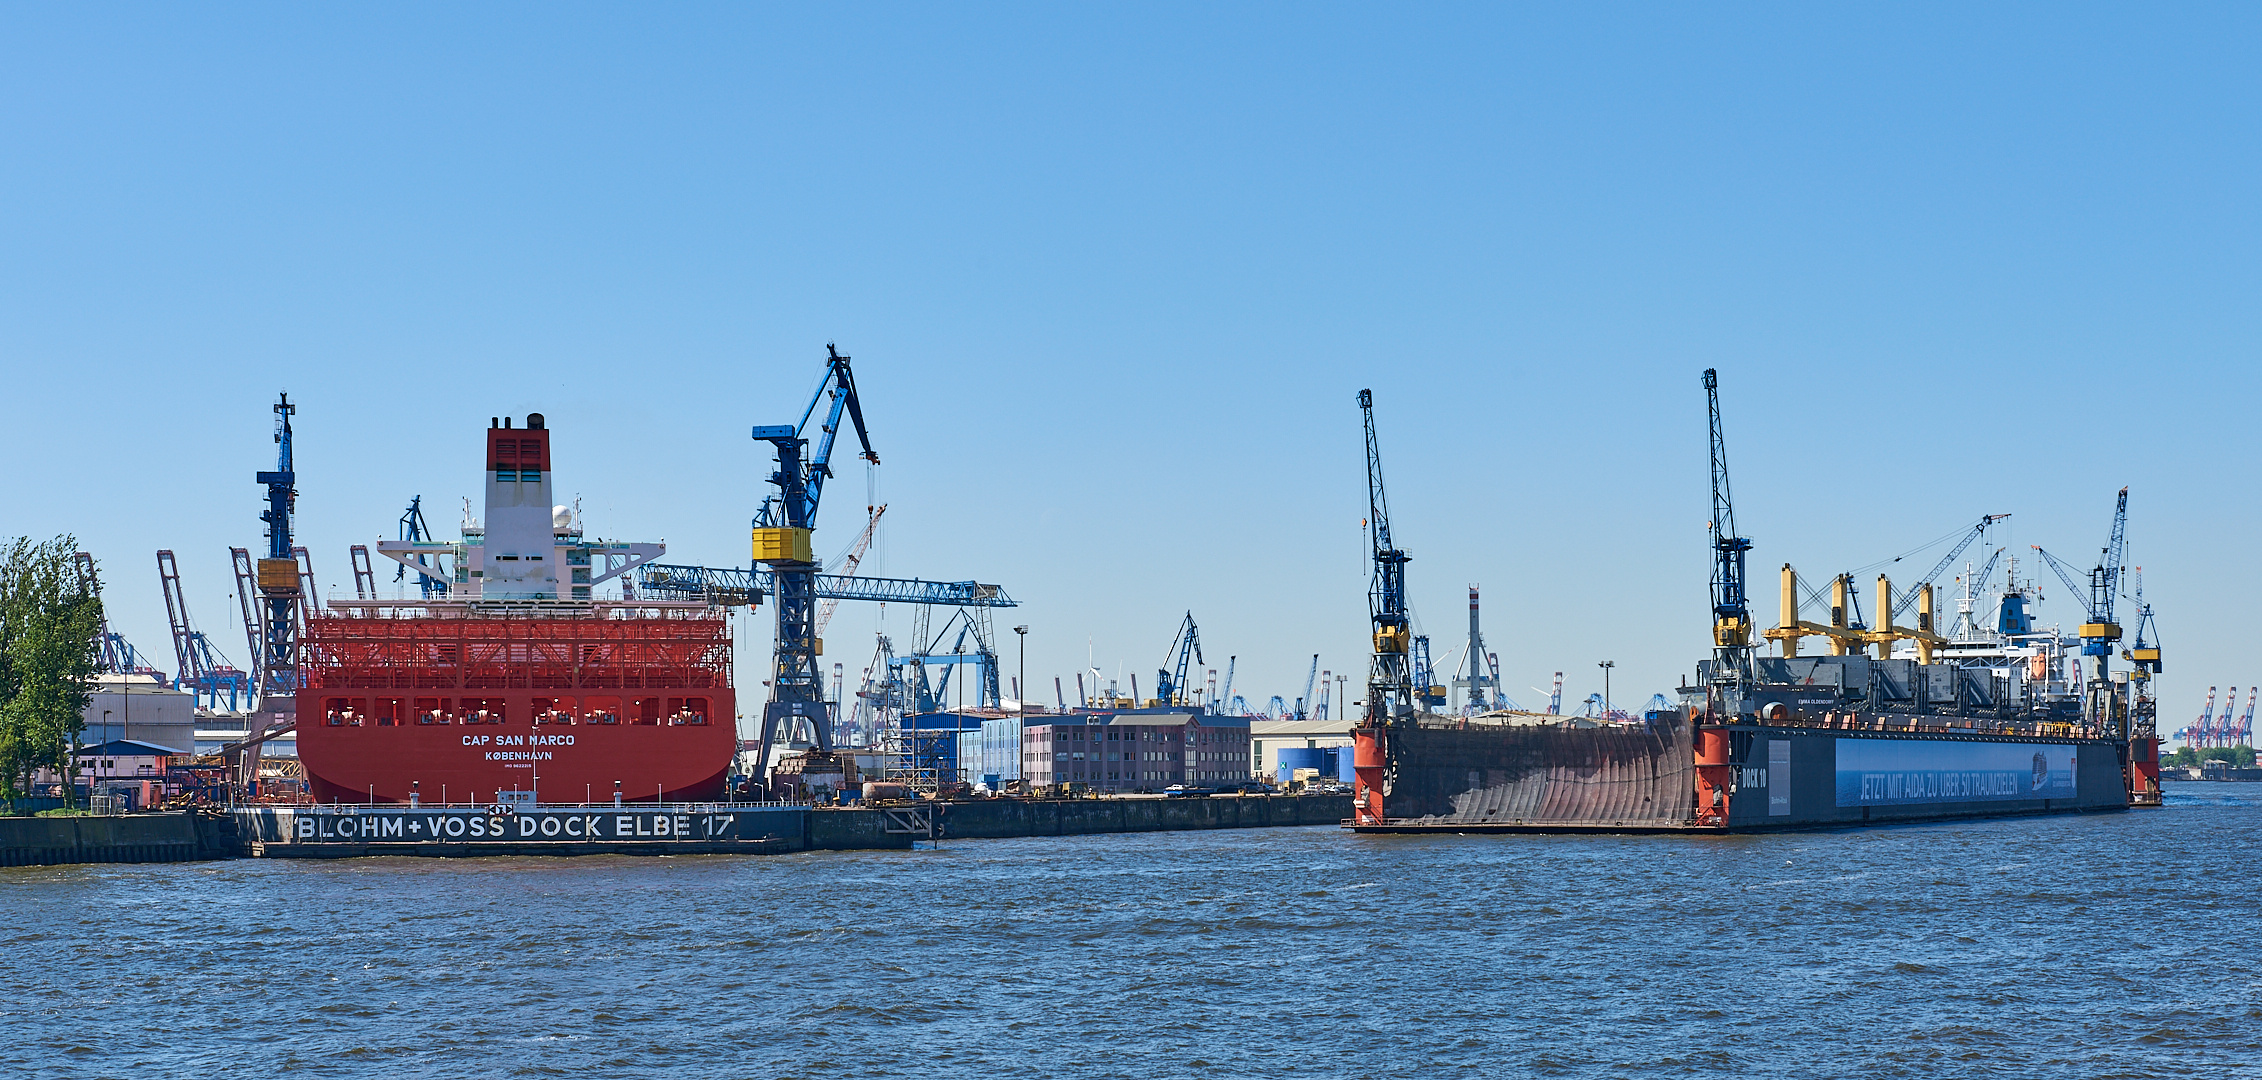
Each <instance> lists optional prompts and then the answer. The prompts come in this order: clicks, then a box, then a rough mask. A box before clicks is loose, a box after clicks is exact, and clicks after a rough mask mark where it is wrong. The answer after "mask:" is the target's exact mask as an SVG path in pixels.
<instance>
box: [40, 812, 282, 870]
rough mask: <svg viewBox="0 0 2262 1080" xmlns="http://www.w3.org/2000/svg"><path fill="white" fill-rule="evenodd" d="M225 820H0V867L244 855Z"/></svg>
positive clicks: (164, 816) (158, 816)
mask: <svg viewBox="0 0 2262 1080" xmlns="http://www.w3.org/2000/svg"><path fill="white" fill-rule="evenodd" d="M242 848H243V845H242V843H241V842H240V841H239V840H238V839H237V832H236V825H235V822H234V821H233V820H231V819H229V818H226V817H222V816H217V815H209V814H198V813H196V812H193V811H185V810H183V811H170V812H164V813H153V814H126V815H122V816H106V817H0V866H59V865H64V864H68V863H145V862H189V861H192V860H197V859H225V858H231V857H233V856H235V855H237V854H240V853H241V852H242Z"/></svg>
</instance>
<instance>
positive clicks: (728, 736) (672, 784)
mask: <svg viewBox="0 0 2262 1080" xmlns="http://www.w3.org/2000/svg"><path fill="white" fill-rule="evenodd" d="M301 655H302V671H303V672H304V674H305V678H306V682H305V685H304V686H303V688H302V689H301V690H300V691H299V695H298V707H299V717H300V723H299V727H298V747H299V758H300V761H301V762H302V763H303V764H304V765H305V767H306V773H307V779H308V781H309V783H310V785H311V787H312V789H313V794H314V796H315V798H317V799H318V800H320V801H324V802H331V801H338V802H375V803H404V802H408V801H409V798H410V796H411V794H416V795H419V796H421V798H422V799H424V800H429V801H433V802H439V801H442V800H445V801H450V802H478V801H484V800H491V799H494V798H497V797H498V793H500V792H514V791H532V792H535V793H537V796H538V797H539V798H540V799H541V800H542V801H544V802H551V803H565V802H581V801H584V800H590V799H593V800H596V801H600V802H609V801H610V800H611V799H612V796H613V793H614V792H615V791H616V790H617V791H618V792H619V793H620V794H621V796H622V797H623V799H624V800H628V801H652V800H655V799H656V800H660V801H669V802H673V801H681V800H706V799H714V798H718V797H720V796H721V795H722V793H723V787H724V784H725V782H726V780H727V778H728V773H729V770H730V765H731V759H732V757H733V755H734V754H735V753H736V751H737V728H736V723H735V719H734V718H735V717H736V716H737V699H736V693H735V691H734V690H733V689H732V687H731V677H730V672H731V637H730V624H729V622H728V620H727V619H726V618H724V616H723V615H722V613H720V612H718V611H714V610H711V609H698V610H667V609H655V608H633V607H623V608H620V609H617V610H610V611H607V610H603V609H591V608H585V607H577V608H575V609H572V611H571V613H570V614H567V615H564V616H562V617H546V616H543V615H527V616H497V615H492V614H481V613H476V612H471V611H467V610H463V609H455V610H450V609H446V608H438V609H434V610H432V611H431V612H429V613H425V612H417V613H415V614H413V615H408V616H403V617H372V616H369V615H366V614H362V615H343V616H328V617H319V618H315V619H312V620H309V622H308V624H307V627H306V636H305V639H304V642H303V648H302V654H301Z"/></svg>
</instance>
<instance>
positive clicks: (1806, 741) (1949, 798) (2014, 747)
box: [1728, 727, 2128, 832]
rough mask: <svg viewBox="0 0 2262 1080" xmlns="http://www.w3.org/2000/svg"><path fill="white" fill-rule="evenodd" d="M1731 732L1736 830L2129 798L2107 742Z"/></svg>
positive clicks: (2057, 807) (1731, 818) (2093, 804)
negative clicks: (1734, 768) (1734, 764)
mask: <svg viewBox="0 0 2262 1080" xmlns="http://www.w3.org/2000/svg"><path fill="white" fill-rule="evenodd" d="M1730 738H1731V740H1732V745H1733V746H1734V750H1733V752H1732V755H1731V756H1732V757H1733V759H1734V760H1735V761H1736V763H1737V765H1736V771H1735V782H1734V794H1733V795H1732V796H1731V797H1730V802H1729V809H1728V826H1729V828H1731V829H1734V830H1736V831H1739V832H1743V831H1750V830H1764V829H1782V828H1801V827H1810V826H1816V825H1859V824H1863V823H1865V822H1867V823H1876V822H1888V821H1923V820H1931V819H1939V818H1968V817H1995V816H2001V815H2016V814H2057V813H2067V812H2078V811H2093V810H2124V809H2127V807H2128V790H2127V782H2126V781H2125V780H2124V779H2123V778H2122V773H2121V752H2122V750H2121V747H2120V746H2119V745H2118V744H2115V743H2110V742H2100V741H2083V740H2076V739H2048V738H2021V737H2017V736H2001V735H1959V734H1935V735H1925V734H1901V733H1894V734H1885V733H1863V732H1846V731H1833V730H1828V729H1814V728H1779V727H1757V728H1752V727H1740V728H1737V729H1735V730H1734V731H1733V733H1732V734H1731V736H1730Z"/></svg>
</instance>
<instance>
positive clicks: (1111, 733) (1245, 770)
mask: <svg viewBox="0 0 2262 1080" xmlns="http://www.w3.org/2000/svg"><path fill="white" fill-rule="evenodd" d="M1036 719H1037V718H1036V717H1030V720H1031V722H1030V723H1027V724H1025V725H1023V727H1022V729H1021V775H1022V776H1023V777H1024V778H1026V779H1027V780H1028V782H1029V783H1031V784H1033V785H1036V786H1039V787H1052V786H1055V785H1058V784H1069V783H1080V784H1085V785H1088V786H1089V787H1090V788H1091V789H1092V790H1094V791H1161V790H1162V789H1164V788H1167V787H1170V786H1171V785H1173V784H1186V785H1191V786H1201V787H1209V786H1215V785H1219V784H1227V783H1232V782H1235V781H1240V780H1246V779H1248V778H1249V773H1250V762H1249V721H1248V720H1247V719H1246V718H1244V717H1238V716H1217V715H1213V714H1205V713H1191V712H1171V711H1169V710H1156V711H1153V712H1146V711H1139V712H1119V713H1084V714H1077V715H1070V716H1054V717H1046V718H1044V719H1045V720H1046V721H1047V722H1046V723H1036V722H1034V721H1035V720H1036Z"/></svg>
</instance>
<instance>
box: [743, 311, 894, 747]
mask: <svg viewBox="0 0 2262 1080" xmlns="http://www.w3.org/2000/svg"><path fill="white" fill-rule="evenodd" d="M825 353H826V360H825V377H824V380H823V381H822V382H820V383H819V384H818V386H817V393H816V395H815V396H814V397H811V398H810V399H809V407H808V408H806V409H804V410H802V413H801V422H800V423H798V424H772V425H767V426H758V427H756V428H754V431H753V437H754V438H755V439H756V440H757V441H762V442H768V443H770V444H771V445H772V446H774V447H776V449H777V461H778V465H777V471H776V472H774V473H771V474H770V483H772V484H774V485H776V486H777V492H776V493H775V494H773V495H771V496H770V497H769V498H768V499H766V500H764V501H763V503H762V508H761V511H760V512H759V513H758V514H757V515H756V516H755V518H754V534H753V535H754V562H756V563H757V564H763V565H767V566H768V567H769V570H770V576H771V579H772V581H773V582H774V585H775V589H776V592H775V593H774V595H775V597H776V607H777V644H776V647H775V652H774V653H773V657H772V664H771V671H770V700H769V701H768V702H767V703H766V704H765V705H764V706H763V708H762V735H761V740H760V743H759V745H758V749H757V757H756V759H755V762H756V764H755V769H756V771H757V773H758V774H759V775H761V776H763V777H765V778H766V777H767V776H768V773H769V768H770V747H771V746H772V745H774V744H775V742H776V740H777V738H778V734H779V732H778V728H779V725H780V724H781V723H784V724H786V725H789V728H790V727H791V726H798V725H800V724H803V723H806V724H808V725H809V727H810V728H811V729H812V730H813V732H814V733H815V736H816V744H817V748H818V749H820V750H831V749H832V735H831V732H830V731H829V730H828V729H829V728H830V727H831V725H830V724H829V723H828V722H827V717H828V716H829V711H828V706H827V704H826V701H825V687H824V677H823V673H822V672H820V671H819V670H818V668H817V654H818V650H819V649H820V648H821V645H820V644H819V643H818V641H817V591H816V578H817V561H816V559H815V557H814V556H813V555H812V554H811V549H810V545H809V535H810V532H811V530H813V529H815V528H816V526H817V506H818V503H819V501H820V499H821V498H822V496H823V494H824V489H825V481H826V480H829V479H831V478H832V475H833V469H832V455H833V440H834V438H835V437H836V436H838V435H839V434H840V422H841V417H842V415H843V414H846V416H847V417H848V419H849V420H850V421H851V422H852V423H854V424H855V425H856V438H857V441H858V442H859V443H861V444H862V445H863V447H864V453H863V454H862V457H863V458H864V460H866V461H869V462H871V463H872V464H874V465H877V464H879V463H880V456H879V454H877V453H875V452H874V451H873V450H872V437H871V435H870V433H869V432H867V431H866V430H865V428H864V406H863V403H862V402H861V401H859V400H858V399H857V396H856V377H855V375H854V373H853V372H851V371H850V369H849V364H848V362H849V357H846V356H842V355H841V354H840V350H839V349H838V348H835V347H834V346H833V345H831V344H829V343H828V344H827V345H826V346H825ZM828 396H829V397H830V398H831V402H830V405H829V407H828V408H827V409H826V411H825V416H824V419H823V420H822V421H821V422H820V423H819V424H818V427H817V431H816V432H814V433H812V432H810V430H809V422H810V420H811V419H812V418H814V417H816V415H817V407H818V406H820V405H825V404H827V402H826V399H827V397H828ZM812 434H814V437H815V443H816V446H815V448H814V452H811V448H810V442H811V436H812ZM788 734H789V735H790V734H791V732H790V730H789V731H788Z"/></svg>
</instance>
